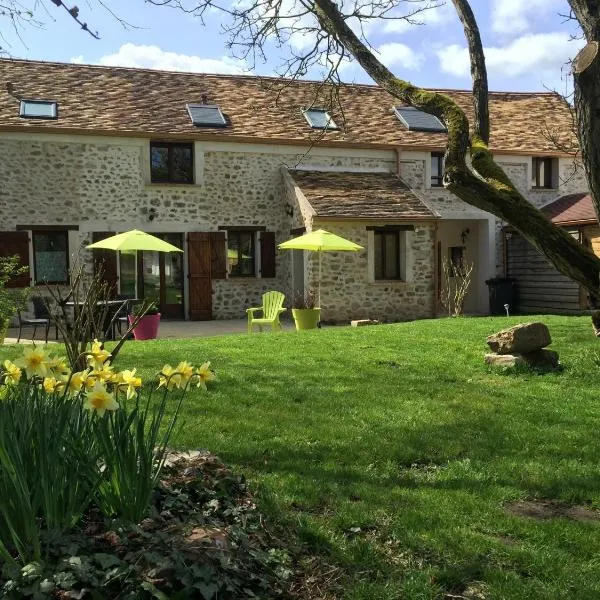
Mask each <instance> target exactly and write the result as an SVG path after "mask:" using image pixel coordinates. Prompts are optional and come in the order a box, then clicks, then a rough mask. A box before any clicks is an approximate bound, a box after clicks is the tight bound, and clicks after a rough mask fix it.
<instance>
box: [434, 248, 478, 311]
mask: <svg viewBox="0 0 600 600" xmlns="http://www.w3.org/2000/svg"><path fill="white" fill-rule="evenodd" d="M473 266H474V265H473V263H469V264H466V265H460V266H457V265H455V264H453V263H452V262H451V261H449V260H448V259H447V258H444V260H443V261H442V270H443V273H444V282H443V285H442V292H441V299H440V302H441V303H442V306H443V307H444V308H445V309H446V310H447V311H448V316H449V317H460V316H461V315H462V314H463V311H464V308H465V300H466V298H467V294H468V293H469V288H470V287H471V276H472V274H473Z"/></svg>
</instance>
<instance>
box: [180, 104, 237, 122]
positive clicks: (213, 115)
mask: <svg viewBox="0 0 600 600" xmlns="http://www.w3.org/2000/svg"><path fill="white" fill-rule="evenodd" d="M186 108H187V111H188V114H189V115H190V119H191V120H192V123H193V124H194V125H196V126H197V127H227V121H226V120H225V117H224V116H223V113H222V112H221V109H220V108H219V107H218V106H217V105H216V104H186Z"/></svg>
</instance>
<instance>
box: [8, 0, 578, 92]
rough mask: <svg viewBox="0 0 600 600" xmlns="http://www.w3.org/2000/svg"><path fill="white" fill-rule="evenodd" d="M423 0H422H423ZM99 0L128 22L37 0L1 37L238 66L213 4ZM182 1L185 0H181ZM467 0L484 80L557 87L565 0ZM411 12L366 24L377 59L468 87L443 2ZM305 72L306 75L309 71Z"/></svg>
mask: <svg viewBox="0 0 600 600" xmlns="http://www.w3.org/2000/svg"><path fill="white" fill-rule="evenodd" d="M31 1H32V2H33V0H31ZM226 1H227V0H224V2H226ZM242 1H243V0H242ZM283 1H284V2H287V3H291V4H293V2H294V0H283ZM345 1H346V3H349V2H352V0H345ZM424 1H425V4H427V1H428V0H424ZM105 3H106V4H107V5H108V6H109V7H111V8H112V9H114V11H115V12H116V13H118V15H119V16H120V17H122V18H124V19H125V20H127V21H129V22H130V23H132V24H133V25H135V26H136V27H135V28H129V29H124V28H123V27H121V26H120V25H119V24H118V22H116V21H115V19H114V18H113V17H112V16H110V14H108V13H107V11H106V10H104V9H103V8H102V7H101V6H99V5H97V4H96V3H95V0H87V1H86V2H81V3H79V6H80V16H81V18H82V19H83V20H85V21H87V22H88V23H89V25H90V28H92V29H95V30H97V31H98V33H99V34H100V36H101V39H100V40H95V39H93V38H92V37H90V36H89V35H87V34H86V33H85V32H83V31H81V30H79V29H78V28H77V25H76V24H75V23H74V22H73V21H72V20H71V19H70V17H69V16H68V15H67V14H66V12H65V11H64V10H59V9H57V8H56V7H54V5H52V4H51V2H50V1H49V0H41V2H40V4H41V5H47V7H48V8H47V9H46V10H45V11H39V10H38V15H39V18H40V20H42V21H43V26H42V27H40V28H36V27H26V28H25V29H23V30H22V32H21V37H22V40H23V41H21V40H19V39H18V38H17V37H16V36H15V35H14V34H13V33H12V32H11V30H10V28H9V27H7V23H6V22H3V21H0V23H1V32H2V35H3V37H4V44H3V45H4V46H5V47H7V49H8V51H9V53H10V54H11V55H12V56H14V57H18V58H29V59H42V60H55V61H64V62H84V63H92V64H104V65H123V66H132V67H148V68H159V69H171V70H182V71H198V72H218V73H236V72H243V71H245V70H247V69H248V64H247V63H244V62H243V61H241V60H238V59H236V58H235V57H233V56H231V53H230V51H228V50H227V48H226V37H225V36H224V35H222V34H221V33H220V30H221V26H222V24H223V18H224V17H223V15H222V14H218V13H211V14H209V15H206V16H205V25H204V26H203V25H202V23H201V22H200V20H199V19H198V18H194V17H192V16H190V15H185V14H183V13H181V12H180V11H177V10H173V9H170V8H166V7H156V6H153V5H148V4H146V3H145V2H144V1H143V0H127V1H126V2H125V1H123V0H120V1H119V0H105ZM191 4H193V0H189V5H191ZM471 4H472V7H473V10H474V12H475V14H476V17H477V19H478V22H479V26H480V29H481V34H482V38H483V43H484V47H485V49H486V60H487V64H488V71H489V79H490V88H491V89H493V90H514V91H528V90H544V89H546V88H552V89H558V90H559V91H561V92H564V91H565V86H566V85H568V83H567V78H566V75H565V74H566V73H567V72H568V68H567V67H565V63H566V62H567V61H568V59H569V58H572V57H573V56H574V55H575V54H576V53H577V51H578V50H579V48H580V47H581V46H582V41H581V40H575V41H569V38H570V37H571V35H572V34H574V33H576V29H575V27H574V25H573V24H572V23H569V22H565V19H564V17H562V16H560V15H561V14H563V15H564V14H567V13H568V5H567V2H566V0H472V2H471ZM410 6H414V3H402V2H400V3H399V10H400V11H401V12H404V11H406V10H407V9H409V7H410ZM419 19H420V20H421V21H423V22H424V24H423V25H409V24H408V23H406V22H405V21H391V22H390V21H385V22H378V23H374V24H373V25H371V26H370V27H369V29H368V39H369V42H370V43H371V45H372V46H373V47H374V48H375V49H376V50H377V51H378V52H379V54H380V56H381V58H382V60H383V62H385V63H386V64H387V65H388V67H390V68H391V69H392V71H394V72H395V73H396V74H397V75H399V76H401V77H403V78H404V79H409V80H411V81H413V82H414V83H416V84H418V85H423V86H427V87H441V88H468V87H469V86H470V77H469V65H468V55H467V52H466V46H465V41H464V35H463V32H462V27H461V25H460V22H459V21H458V18H457V17H456V14H455V13H454V9H453V7H452V4H451V2H449V0H448V1H447V2H446V3H445V4H444V5H442V6H440V7H438V8H435V9H432V10H429V11H426V12H425V13H423V14H422V16H421V17H419ZM307 41H308V40H307V39H306V37H303V36H297V37H295V38H293V39H292V40H290V45H291V46H293V47H295V48H298V49H302V47H303V45H304V44H306V43H307ZM283 58H285V49H278V48H275V47H274V46H273V47H272V48H270V49H269V60H268V62H267V64H259V65H257V72H259V73H261V74H274V73H275V72H276V69H277V67H278V65H280V64H281V61H282V59H283ZM310 75H311V76H312V77H315V78H316V77H318V75H319V73H318V72H317V71H313V72H311V73H310ZM343 77H344V79H345V80H347V81H357V82H365V83H367V82H370V80H369V78H368V77H367V76H366V75H365V74H364V73H363V72H362V71H361V69H360V67H358V66H356V65H352V64H351V65H345V66H344V70H343Z"/></svg>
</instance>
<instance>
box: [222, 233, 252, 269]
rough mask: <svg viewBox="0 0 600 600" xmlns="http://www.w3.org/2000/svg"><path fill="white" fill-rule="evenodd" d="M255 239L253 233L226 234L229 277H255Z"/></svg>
mask: <svg viewBox="0 0 600 600" xmlns="http://www.w3.org/2000/svg"><path fill="white" fill-rule="evenodd" d="M255 239H256V233H255V232H254V231H235V230H233V231H232V230H229V231H228V232H227V266H228V270H229V275H230V276H231V277H254V276H255V274H256V269H255V257H256V244H255Z"/></svg>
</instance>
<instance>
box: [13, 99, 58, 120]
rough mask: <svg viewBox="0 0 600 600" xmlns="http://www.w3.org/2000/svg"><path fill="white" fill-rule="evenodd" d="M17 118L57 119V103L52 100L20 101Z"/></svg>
mask: <svg viewBox="0 0 600 600" xmlns="http://www.w3.org/2000/svg"><path fill="white" fill-rule="evenodd" d="M19 116H20V117H22V118H24V119H57V118H58V102H55V101H54V100H21V106H20V108H19Z"/></svg>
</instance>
